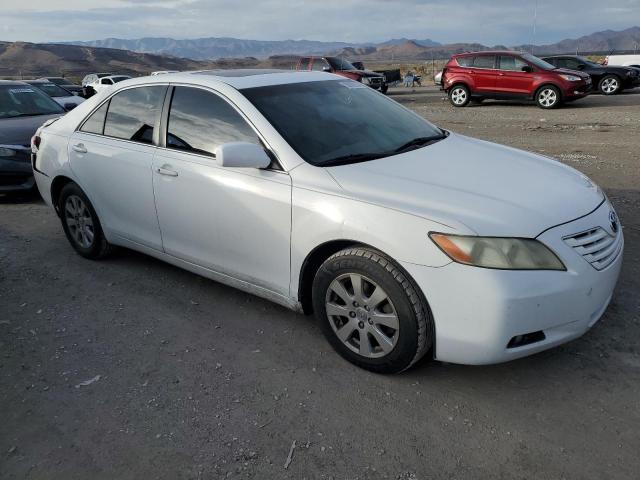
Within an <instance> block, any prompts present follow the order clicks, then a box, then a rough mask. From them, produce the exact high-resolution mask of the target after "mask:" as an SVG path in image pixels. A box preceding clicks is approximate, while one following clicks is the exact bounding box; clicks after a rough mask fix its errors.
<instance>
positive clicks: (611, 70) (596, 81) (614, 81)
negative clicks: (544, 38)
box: [543, 55, 640, 95]
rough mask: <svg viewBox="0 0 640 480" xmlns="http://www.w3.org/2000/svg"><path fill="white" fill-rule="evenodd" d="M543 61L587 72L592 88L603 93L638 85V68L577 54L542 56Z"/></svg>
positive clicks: (613, 92) (639, 82) (639, 71)
mask: <svg viewBox="0 0 640 480" xmlns="http://www.w3.org/2000/svg"><path fill="white" fill-rule="evenodd" d="M543 60H544V61H545V62H549V63H550V64H552V65H554V66H556V67H559V68H568V69H569V70H576V71H579V72H584V73H587V74H588V75H589V76H590V77H591V80H592V82H593V89H594V90H596V89H597V90H599V91H600V93H602V94H604V95H615V94H616V93H619V92H621V91H622V90H625V89H627V88H636V87H640V69H638V68H634V67H619V66H614V65H600V64H599V63H595V62H592V61H591V60H589V59H587V58H584V57H580V56H578V55H555V56H553V57H544V58H543Z"/></svg>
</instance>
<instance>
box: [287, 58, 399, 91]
mask: <svg viewBox="0 0 640 480" xmlns="http://www.w3.org/2000/svg"><path fill="white" fill-rule="evenodd" d="M296 70H315V71H320V72H329V73H335V74H336V75H341V76H343V77H347V78H350V79H351V80H355V81H357V82H361V83H364V84H365V85H368V86H369V87H371V88H373V89H375V90H380V91H381V92H382V93H386V91H387V90H388V88H389V86H388V85H387V82H386V81H385V77H384V75H382V74H380V73H376V72H373V71H371V70H359V69H357V68H356V67H355V66H354V65H353V64H352V63H351V62H348V61H347V60H345V59H344V58H340V57H301V58H300V59H299V60H298V63H297V64H296Z"/></svg>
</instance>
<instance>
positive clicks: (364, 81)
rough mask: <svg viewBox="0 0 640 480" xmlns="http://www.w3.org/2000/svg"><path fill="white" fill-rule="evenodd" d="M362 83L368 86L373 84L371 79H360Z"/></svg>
mask: <svg viewBox="0 0 640 480" xmlns="http://www.w3.org/2000/svg"><path fill="white" fill-rule="evenodd" d="M360 81H361V82H362V83H364V84H366V85H369V84H370V83H371V80H370V79H369V77H360Z"/></svg>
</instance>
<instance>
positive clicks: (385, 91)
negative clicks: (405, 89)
mask: <svg viewBox="0 0 640 480" xmlns="http://www.w3.org/2000/svg"><path fill="white" fill-rule="evenodd" d="M387 90H389V85H387V84H384V85H383V86H382V87H380V92H381V93H385V94H386V93H387Z"/></svg>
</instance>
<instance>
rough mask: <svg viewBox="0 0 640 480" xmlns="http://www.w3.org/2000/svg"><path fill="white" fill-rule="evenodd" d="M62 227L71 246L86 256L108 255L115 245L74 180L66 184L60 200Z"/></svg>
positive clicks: (91, 257) (95, 257) (93, 257)
mask: <svg viewBox="0 0 640 480" xmlns="http://www.w3.org/2000/svg"><path fill="white" fill-rule="evenodd" d="M58 211H59V212H60V220H61V221H62V228H63V230H64V233H65V235H66V236H67V240H69V243H70V244H71V246H72V247H73V248H74V249H75V251H76V252H78V253H79V254H80V255H82V256H83V257H85V258H90V259H94V260H96V259H99V258H103V257H106V256H107V255H108V254H109V253H111V251H112V250H113V247H112V246H111V244H109V242H107V239H106V238H105V236H104V233H103V232H102V226H101V225H100V220H99V219H98V215H97V214H96V212H95V210H94V209H93V205H91V202H90V201H89V199H88V198H87V196H86V195H85V193H84V192H83V191H82V189H81V188H80V187H79V186H78V185H76V184H75V183H73V182H70V183H68V184H66V185H65V186H64V187H63V189H62V192H60V197H59V200H58Z"/></svg>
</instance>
